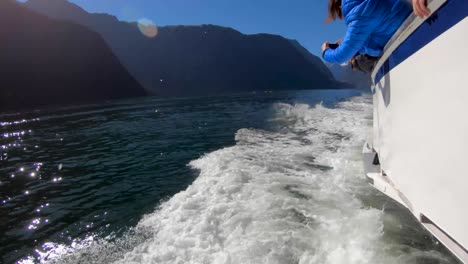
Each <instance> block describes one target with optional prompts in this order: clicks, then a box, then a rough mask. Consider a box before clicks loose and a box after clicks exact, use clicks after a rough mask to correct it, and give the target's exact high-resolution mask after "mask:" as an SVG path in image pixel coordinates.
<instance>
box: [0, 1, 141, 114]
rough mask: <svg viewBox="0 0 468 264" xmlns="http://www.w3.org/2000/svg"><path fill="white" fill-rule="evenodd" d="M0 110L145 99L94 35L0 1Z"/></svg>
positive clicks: (89, 31)
mask: <svg viewBox="0 0 468 264" xmlns="http://www.w3.org/2000/svg"><path fill="white" fill-rule="evenodd" d="M0 39H1V40H2V41H0V76H1V77H0V84H1V88H0V109H1V110H16V109H24V108H34V107H40V106H49V105H59V104H69V103H78V102H88V101H96V100H108V99H117V98H124V97H130V96H142V95H145V91H144V89H143V88H142V87H141V85H140V84H139V83H138V82H137V81H136V80H135V79H134V78H133V77H132V76H131V75H130V74H129V73H128V72H127V71H126V69H125V68H124V67H123V66H122V65H121V64H120V62H119V61H118V59H117V58H116V57H115V55H113V53H112V51H111V49H110V48H109V47H108V46H107V44H106V43H105V42H104V41H103V40H102V38H101V37H100V36H99V34H97V33H95V32H93V31H91V30H89V29H87V28H86V27H83V26H80V25H76V24H74V23H69V22H62V21H61V22H58V21H56V20H52V19H50V18H48V17H46V16H43V15H39V14H37V13H35V12H32V11H30V10H28V9H26V8H24V7H22V6H20V4H18V3H16V1H14V0H2V1H0Z"/></svg>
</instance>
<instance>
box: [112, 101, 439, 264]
mask: <svg viewBox="0 0 468 264" xmlns="http://www.w3.org/2000/svg"><path fill="white" fill-rule="evenodd" d="M371 111H372V110H371V101H370V98H369V97H367V96H363V97H355V98H352V99H351V100H349V101H346V102H342V103H340V104H339V105H338V106H337V107H336V108H334V109H329V108H326V107H324V106H322V105H317V106H315V107H311V106H309V105H305V104H298V105H289V104H278V105H276V116H275V120H273V121H274V122H278V123H279V124H281V125H282V126H284V129H281V130H279V132H267V131H262V130H255V129H241V130H239V131H238V132H237V134H236V141H237V144H236V145H235V146H233V147H228V148H225V149H221V150H218V151H215V152H212V153H210V154H208V155H205V156H204V157H202V158H200V159H198V160H195V161H193V162H191V163H190V166H192V167H193V168H195V169H198V170H199V171H200V175H199V177H198V178H197V179H196V180H195V181H194V182H193V184H192V185H191V186H190V187H188V189H187V190H185V191H183V192H180V193H178V194H176V195H175V196H174V197H172V198H171V199H170V200H169V201H167V202H165V203H163V204H162V205H161V206H160V208H158V210H156V211H155V212H154V213H152V214H150V215H147V216H145V217H144V218H143V219H142V220H141V222H140V223H139V225H138V227H137V228H140V229H141V230H145V232H150V233H151V234H152V237H151V238H150V239H149V240H147V241H145V242H144V243H142V244H140V245H139V246H137V247H136V248H135V249H134V250H133V251H131V252H128V253H127V254H126V255H125V257H124V258H123V259H121V260H120V261H117V263H217V264H218V263H219V264H221V263H226V264H228V263H256V264H258V263H271V264H275V263H317V264H319V263H320V264H328V263H329V264H337V263H343V264H353V263H359V264H361V263H412V262H413V260H414V259H415V258H414V257H411V256H410V255H411V254H410V253H408V252H407V254H405V255H404V256H402V255H392V254H391V253H390V252H389V251H391V249H392V248H394V246H395V245H388V241H387V242H385V241H384V239H382V237H383V222H384V221H383V214H384V213H383V212H382V211H380V210H377V209H372V208H368V207H366V206H364V205H363V203H362V202H361V201H360V200H359V199H358V198H357V197H356V194H357V192H360V191H365V190H366V189H367V188H370V187H368V186H367V184H366V183H365V179H364V174H363V170H362V166H361V154H360V150H361V147H362V144H363V142H364V140H365V138H366V137H367V132H368V131H367V130H368V128H369V125H370V122H371V121H370V120H371ZM429 253H430V254H432V253H431V252H429ZM429 253H428V254H429ZM414 254H416V255H417V254H418V253H414ZM419 254H426V253H424V252H419Z"/></svg>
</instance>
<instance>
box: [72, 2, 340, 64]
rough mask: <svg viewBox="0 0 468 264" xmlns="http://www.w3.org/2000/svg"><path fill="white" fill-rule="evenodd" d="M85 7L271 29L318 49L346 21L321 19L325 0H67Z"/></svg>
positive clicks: (168, 21)
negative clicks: (327, 22)
mask: <svg viewBox="0 0 468 264" xmlns="http://www.w3.org/2000/svg"><path fill="white" fill-rule="evenodd" d="M71 1H72V2H74V3H76V4H78V5H80V6H81V7H83V8H84V9H86V10H87V11H89V12H99V13H109V14H113V15H115V16H117V17H118V18H119V19H121V20H127V21H136V20H139V19H142V18H147V19H150V20H152V21H153V22H154V23H155V24H156V25H159V26H162V25H178V24H188V25H198V24H215V25H221V26H228V27H232V28H234V29H237V30H239V31H241V32H242V33H246V34H249V33H273V34H279V35H282V36H284V37H287V38H292V39H297V40H299V41H300V42H301V44H302V45H304V46H305V47H306V48H307V49H309V51H310V52H312V53H314V54H316V55H319V54H320V53H321V50H320V47H321V45H322V43H323V42H324V41H325V40H330V41H335V40H336V39H338V38H340V37H342V36H343V35H344V32H345V26H344V24H343V23H342V22H341V21H340V22H333V23H330V24H328V25H325V23H324V21H325V18H326V12H327V11H326V9H327V0H289V1H286V0H71Z"/></svg>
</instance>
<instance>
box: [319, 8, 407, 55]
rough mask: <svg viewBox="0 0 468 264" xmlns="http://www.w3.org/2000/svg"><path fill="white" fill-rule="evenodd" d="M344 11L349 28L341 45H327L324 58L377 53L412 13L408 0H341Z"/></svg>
mask: <svg viewBox="0 0 468 264" xmlns="http://www.w3.org/2000/svg"><path fill="white" fill-rule="evenodd" d="M341 7H342V11H343V16H344V20H345V23H346V25H347V26H348V29H347V31H346V35H345V37H344V39H343V41H342V42H341V44H340V46H338V48H336V49H334V50H333V49H327V50H325V52H324V53H323V59H324V60H325V61H327V62H331V63H343V62H346V61H348V60H349V59H351V58H352V57H353V56H354V55H356V53H358V52H359V53H360V54H368V55H370V56H374V57H378V56H381V55H382V51H383V49H384V47H385V44H387V42H388V41H389V40H390V38H391V37H392V36H393V34H394V33H395V32H396V31H397V30H398V28H399V27H400V25H401V24H402V23H403V22H404V21H405V19H406V18H407V17H408V16H409V15H410V14H411V12H412V8H411V6H410V5H409V3H408V2H406V1H405V0H342V5H341Z"/></svg>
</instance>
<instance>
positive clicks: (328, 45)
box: [322, 41, 330, 53]
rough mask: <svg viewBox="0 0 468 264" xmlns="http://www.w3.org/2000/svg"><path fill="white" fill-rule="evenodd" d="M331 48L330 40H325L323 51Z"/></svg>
mask: <svg viewBox="0 0 468 264" xmlns="http://www.w3.org/2000/svg"><path fill="white" fill-rule="evenodd" d="M329 48H330V42H328V41H325V42H324V43H323V44H322V53H323V52H324V51H325V50H326V49H329Z"/></svg>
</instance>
